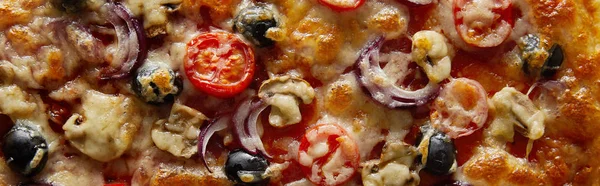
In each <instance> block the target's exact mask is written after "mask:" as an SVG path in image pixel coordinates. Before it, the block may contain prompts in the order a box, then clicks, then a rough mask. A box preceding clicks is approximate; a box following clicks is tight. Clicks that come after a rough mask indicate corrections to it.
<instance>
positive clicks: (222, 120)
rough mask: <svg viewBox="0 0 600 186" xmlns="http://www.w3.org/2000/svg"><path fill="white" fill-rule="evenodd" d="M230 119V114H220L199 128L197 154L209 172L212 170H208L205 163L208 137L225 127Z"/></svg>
mask: <svg viewBox="0 0 600 186" xmlns="http://www.w3.org/2000/svg"><path fill="white" fill-rule="evenodd" d="M230 121H231V116H229V115H224V116H220V117H218V118H217V119H213V120H211V122H210V123H208V124H207V125H205V126H204V127H203V128H202V129H201V130H200V135H199V136H198V150H199V151H200V153H199V156H200V159H202V162H203V163H204V166H205V167H206V169H208V171H209V172H212V170H210V167H208V163H206V159H205V157H206V147H207V146H208V142H209V140H210V138H211V137H212V136H213V135H214V134H215V132H218V131H221V130H223V129H225V128H227V125H229V122H230Z"/></svg>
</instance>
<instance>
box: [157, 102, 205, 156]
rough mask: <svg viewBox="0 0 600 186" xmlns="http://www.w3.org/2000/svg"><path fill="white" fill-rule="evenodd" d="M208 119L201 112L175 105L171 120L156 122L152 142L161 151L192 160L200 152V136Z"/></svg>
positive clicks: (172, 109)
mask: <svg viewBox="0 0 600 186" xmlns="http://www.w3.org/2000/svg"><path fill="white" fill-rule="evenodd" d="M207 119H208V118H207V117H206V116H205V115H204V114H202V113H201V112H199V111H197V110H195V109H193V108H190V107H188V106H185V105H182V104H179V103H175V104H173V107H172V108H171V115H170V116H169V119H168V120H166V121H165V120H159V121H157V122H156V124H155V126H154V128H153V129H152V141H154V144H155V145H156V147H158V148H159V149H161V150H165V151H168V152H170V153H171V154H173V155H175V156H179V157H185V158H190V157H191V156H192V155H194V154H196V152H198V134H200V127H201V126H202V123H203V122H204V121H205V120H207Z"/></svg>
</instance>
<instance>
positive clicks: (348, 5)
mask: <svg viewBox="0 0 600 186" xmlns="http://www.w3.org/2000/svg"><path fill="white" fill-rule="evenodd" d="M319 3H321V4H323V5H325V6H328V7H329V8H331V9H333V10H336V11H348V10H354V9H356V8H358V7H359V6H360V5H362V4H363V3H365V0H319Z"/></svg>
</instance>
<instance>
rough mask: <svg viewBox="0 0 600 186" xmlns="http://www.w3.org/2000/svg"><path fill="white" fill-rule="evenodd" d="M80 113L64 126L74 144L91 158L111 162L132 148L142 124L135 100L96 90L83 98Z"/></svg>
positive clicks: (68, 138)
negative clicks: (134, 137) (134, 138)
mask: <svg viewBox="0 0 600 186" xmlns="http://www.w3.org/2000/svg"><path fill="white" fill-rule="evenodd" d="M81 102H82V106H81V110H80V111H79V113H80V114H78V113H75V114H73V116H71V117H70V118H69V119H68V120H67V122H66V123H65V125H63V129H64V130H65V137H66V138H67V140H69V141H70V144H71V145H72V146H74V147H75V148H77V149H78V150H79V151H81V152H82V153H84V154H86V155H88V156H90V157H91V158H93V159H95V160H98V161H102V162H107V161H110V160H113V159H116V158H118V157H120V156H121V155H122V154H123V153H124V152H125V150H127V149H128V148H129V146H130V145H131V143H132V141H133V136H134V135H135V134H136V132H137V131H138V129H139V128H140V125H141V118H140V115H139V113H138V112H137V107H136V106H135V103H134V102H133V100H132V99H131V98H129V97H126V96H124V95H108V94H104V93H101V92H97V91H94V90H89V91H87V92H86V93H85V94H84V95H83V97H82V98H81Z"/></svg>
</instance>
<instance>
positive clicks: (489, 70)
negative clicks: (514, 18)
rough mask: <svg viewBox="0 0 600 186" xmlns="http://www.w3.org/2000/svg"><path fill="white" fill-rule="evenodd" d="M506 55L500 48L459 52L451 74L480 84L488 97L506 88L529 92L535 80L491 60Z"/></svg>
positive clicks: (517, 70)
mask: <svg viewBox="0 0 600 186" xmlns="http://www.w3.org/2000/svg"><path fill="white" fill-rule="evenodd" d="M507 45H510V44H507ZM507 48H511V47H507ZM504 53H506V52H505V51H503V50H499V48H495V49H489V50H485V51H482V52H465V51H462V50H459V51H457V52H456V56H455V57H454V58H453V59H452V71H451V73H450V74H451V75H452V77H455V78H456V77H465V78H469V79H473V80H475V81H477V82H479V83H480V84H481V85H482V86H483V88H484V89H485V90H486V91H487V92H488V96H492V95H494V94H495V93H496V92H498V91H500V90H501V89H502V88H504V87H506V86H510V87H515V88H516V89H517V90H519V91H521V92H524V91H527V89H528V88H529V86H531V84H533V81H534V79H533V78H530V77H527V76H526V75H525V73H524V72H522V71H520V69H514V67H509V66H507V64H506V63H504V62H500V61H491V60H490V57H491V58H500V57H501V54H504Z"/></svg>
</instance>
